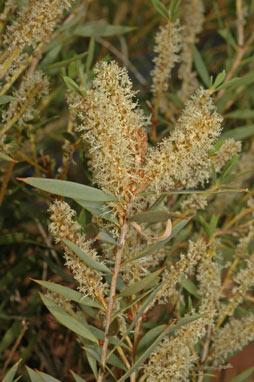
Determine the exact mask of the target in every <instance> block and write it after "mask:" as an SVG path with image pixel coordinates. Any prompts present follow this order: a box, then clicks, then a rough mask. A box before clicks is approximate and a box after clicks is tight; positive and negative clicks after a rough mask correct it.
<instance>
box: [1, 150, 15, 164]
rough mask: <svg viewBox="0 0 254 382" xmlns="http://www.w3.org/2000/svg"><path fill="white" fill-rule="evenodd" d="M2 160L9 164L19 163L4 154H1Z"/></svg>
mask: <svg viewBox="0 0 254 382" xmlns="http://www.w3.org/2000/svg"><path fill="white" fill-rule="evenodd" d="M0 159H2V160H6V161H8V162H17V161H16V160H14V159H12V158H11V157H10V156H9V155H6V154H4V153H1V152H0Z"/></svg>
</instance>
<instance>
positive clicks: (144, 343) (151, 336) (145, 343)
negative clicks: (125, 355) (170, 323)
mask: <svg viewBox="0 0 254 382" xmlns="http://www.w3.org/2000/svg"><path fill="white" fill-rule="evenodd" d="M166 328H167V325H166V324H163V325H158V326H156V327H155V328H153V329H151V330H149V331H148V332H147V333H146V334H145V335H144V336H143V337H142V338H141V340H140V341H139V344H138V347H137V350H136V357H135V358H136V359H138V358H139V356H140V355H141V354H142V353H143V352H144V351H145V349H147V348H148V347H149V346H150V345H151V344H152V343H153V342H154V340H155V339H156V338H157V337H158V336H159V335H160V334H161V333H162V332H163V330H165V329H166Z"/></svg>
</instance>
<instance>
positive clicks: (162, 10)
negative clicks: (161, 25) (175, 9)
mask: <svg viewBox="0 0 254 382" xmlns="http://www.w3.org/2000/svg"><path fill="white" fill-rule="evenodd" d="M152 3H153V6H154V8H155V9H156V11H157V12H158V13H159V14H160V15H161V16H163V17H165V18H166V19H168V18H169V14H168V10H167V8H166V7H165V5H164V4H163V3H162V2H161V1H160V0H152Z"/></svg>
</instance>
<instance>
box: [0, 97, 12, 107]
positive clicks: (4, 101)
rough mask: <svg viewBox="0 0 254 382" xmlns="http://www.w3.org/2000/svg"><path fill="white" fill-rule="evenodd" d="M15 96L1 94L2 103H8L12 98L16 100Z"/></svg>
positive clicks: (0, 100)
mask: <svg viewBox="0 0 254 382" xmlns="http://www.w3.org/2000/svg"><path fill="white" fill-rule="evenodd" d="M15 99H16V98H15V97H12V96H9V95H1V96H0V105H5V104H6V103H9V102H10V101H12V100H15Z"/></svg>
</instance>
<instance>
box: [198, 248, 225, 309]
mask: <svg viewBox="0 0 254 382" xmlns="http://www.w3.org/2000/svg"><path fill="white" fill-rule="evenodd" d="M215 256H216V252H215V248H209V249H208V250H207V251H206V252H205V253H204V254H203V256H202V259H201V261H200V263H199V265H198V272H197V280H198V281H199V289H198V293H199V295H200V296H202V302H203V306H206V307H207V309H217V308H218V306H219V299H220V297H221V296H220V291H221V269H220V267H219V264H218V263H216V262H215V261H214V258H215Z"/></svg>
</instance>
